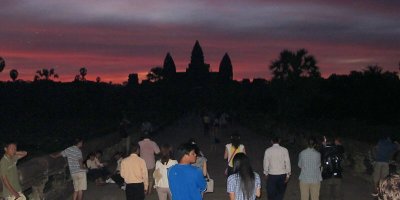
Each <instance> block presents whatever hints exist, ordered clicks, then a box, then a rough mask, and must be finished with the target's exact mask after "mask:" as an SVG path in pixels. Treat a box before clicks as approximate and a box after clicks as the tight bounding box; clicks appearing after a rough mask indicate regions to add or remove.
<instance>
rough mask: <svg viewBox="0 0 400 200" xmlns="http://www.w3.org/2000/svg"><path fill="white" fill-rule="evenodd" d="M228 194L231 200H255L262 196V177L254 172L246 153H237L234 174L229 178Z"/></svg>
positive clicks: (234, 161) (234, 159) (234, 160)
mask: <svg viewBox="0 0 400 200" xmlns="http://www.w3.org/2000/svg"><path fill="white" fill-rule="evenodd" d="M227 192H228V194H229V199H230V200H236V199H246V200H255V199H256V197H257V198H260V196H261V179H260V176H259V175H258V174H257V173H256V172H255V171H253V168H252V167H251V165H250V161H249V158H248V157H247V156H246V154H244V153H237V154H236V155H235V157H234V158H233V174H232V175H230V176H229V177H228V181H227Z"/></svg>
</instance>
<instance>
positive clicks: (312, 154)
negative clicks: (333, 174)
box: [298, 137, 322, 200]
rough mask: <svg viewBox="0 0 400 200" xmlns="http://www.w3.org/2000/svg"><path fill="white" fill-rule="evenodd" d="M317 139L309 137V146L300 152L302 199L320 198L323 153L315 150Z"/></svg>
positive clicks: (312, 199)
mask: <svg viewBox="0 0 400 200" xmlns="http://www.w3.org/2000/svg"><path fill="white" fill-rule="evenodd" d="M316 145H317V141H316V139H315V138H314V137H311V138H309V139H308V148H307V149H304V150H303V151H302V152H300V154H299V163H298V166H299V167H300V169H301V172H300V177H299V180H300V194H301V200H309V198H310V196H311V200H319V191H320V187H321V181H322V176H321V154H320V153H319V152H318V151H317V150H315V146H316Z"/></svg>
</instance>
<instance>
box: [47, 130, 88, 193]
mask: <svg viewBox="0 0 400 200" xmlns="http://www.w3.org/2000/svg"><path fill="white" fill-rule="evenodd" d="M82 147H83V139H82V138H76V139H75V142H74V145H73V146H71V147H68V148H67V149H65V150H64V151H62V152H60V153H57V154H55V155H52V157H54V158H56V157H60V156H62V157H66V158H67V160H68V167H69V172H70V173H71V178H72V183H73V185H74V195H73V200H82V199H83V191H85V190H86V189H87V180H86V172H87V170H86V169H85V167H84V165H83V157H82V151H81V149H82Z"/></svg>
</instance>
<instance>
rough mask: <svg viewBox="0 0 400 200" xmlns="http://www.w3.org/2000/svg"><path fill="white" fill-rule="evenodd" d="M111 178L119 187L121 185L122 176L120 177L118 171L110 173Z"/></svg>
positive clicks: (122, 181) (122, 182) (122, 183)
mask: <svg viewBox="0 0 400 200" xmlns="http://www.w3.org/2000/svg"><path fill="white" fill-rule="evenodd" d="M111 179H112V180H113V181H115V183H116V184H117V185H118V186H119V187H121V186H123V185H124V178H122V177H121V174H119V173H116V174H114V175H112V176H111Z"/></svg>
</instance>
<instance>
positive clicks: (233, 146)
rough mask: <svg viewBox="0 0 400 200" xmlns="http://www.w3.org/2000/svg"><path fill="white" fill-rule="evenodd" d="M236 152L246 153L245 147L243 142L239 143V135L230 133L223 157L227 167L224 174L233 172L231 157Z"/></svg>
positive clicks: (227, 174) (228, 174)
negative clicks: (229, 141) (229, 140)
mask: <svg viewBox="0 0 400 200" xmlns="http://www.w3.org/2000/svg"><path fill="white" fill-rule="evenodd" d="M237 153H246V149H245V147H244V145H243V144H241V143H240V135H239V134H238V133H234V134H232V135H231V143H229V144H227V145H225V153H224V159H225V160H227V161H228V168H227V170H226V172H225V175H226V176H227V177H229V176H230V175H232V174H233V157H235V155H236V154H237Z"/></svg>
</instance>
